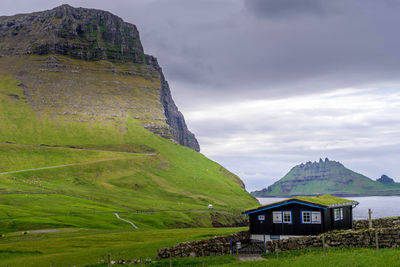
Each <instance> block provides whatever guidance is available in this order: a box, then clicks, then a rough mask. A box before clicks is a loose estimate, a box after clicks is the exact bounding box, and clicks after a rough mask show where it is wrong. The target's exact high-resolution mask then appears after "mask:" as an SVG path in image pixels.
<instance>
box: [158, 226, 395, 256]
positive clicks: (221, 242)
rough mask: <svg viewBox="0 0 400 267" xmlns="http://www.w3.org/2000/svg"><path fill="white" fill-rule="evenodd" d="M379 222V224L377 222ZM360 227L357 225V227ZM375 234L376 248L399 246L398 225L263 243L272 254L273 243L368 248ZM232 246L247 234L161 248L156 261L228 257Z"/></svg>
mask: <svg viewBox="0 0 400 267" xmlns="http://www.w3.org/2000/svg"><path fill="white" fill-rule="evenodd" d="M379 222H380V221H379ZM360 225H361V223H360ZM375 232H378V241H379V247H398V246H400V225H397V226H394V227H389V228H377V229H360V230H356V231H353V230H346V231H338V232H329V233H324V234H322V235H318V236H303V237H297V238H289V239H283V240H273V241H267V242H266V246H265V247H266V250H267V252H272V251H275V249H276V243H278V248H279V250H294V249H305V248H313V247H322V239H323V237H324V238H325V245H326V247H372V246H375V245H376V239H375ZM231 238H232V241H233V245H235V244H236V242H238V241H240V242H242V243H245V242H249V239H250V235H249V232H247V231H244V232H240V233H237V234H233V235H229V236H226V237H215V238H212V239H207V240H201V241H194V242H184V243H180V244H178V245H176V246H173V247H170V248H161V249H159V251H158V258H159V259H165V258H169V257H170V256H171V257H189V256H192V257H199V256H201V255H202V253H203V252H204V255H205V256H210V255H224V254H230V253H231V244H230V239H231Z"/></svg>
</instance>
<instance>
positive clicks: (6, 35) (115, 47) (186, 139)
mask: <svg viewBox="0 0 400 267" xmlns="http://www.w3.org/2000/svg"><path fill="white" fill-rule="evenodd" d="M85 62H86V63H85ZM0 74H1V75H12V76H14V77H15V78H17V79H19V80H20V81H22V84H23V86H24V93H25V94H26V96H27V99H28V100H29V103H30V104H31V106H32V109H33V110H34V111H36V112H37V114H38V116H39V117H40V116H42V117H50V118H52V119H54V118H62V119H63V120H67V121H68V120H76V121H81V122H99V121H100V122H109V121H114V122H116V121H117V120H118V119H120V118H125V117H127V116H131V117H134V118H136V119H138V120H140V121H141V123H142V125H143V126H144V127H145V128H147V129H148V130H150V131H152V132H154V133H156V134H158V135H160V136H162V137H165V138H168V139H171V140H173V141H175V142H176V143H178V144H181V145H184V146H187V147H190V148H192V149H194V150H196V151H199V150H200V147H199V144H198V142H197V140H196V138H195V136H194V135H193V134H192V133H191V132H190V131H189V130H188V128H187V126H186V123H185V120H184V117H183V115H182V114H181V113H180V112H179V110H178V108H177V107H176V105H175V103H174V101H173V99H172V97H171V92H170V89H169V86H168V83H167V81H166V80H165V77H164V75H163V73H162V69H161V67H160V66H159V64H158V62H157V60H156V59H155V58H154V57H152V56H149V55H146V54H144V51H143V47H142V44H141V42H140V37H139V32H138V30H137V28H136V26H135V25H132V24H130V23H126V22H124V21H123V20H122V19H121V18H119V17H117V16H114V15H112V14H111V13H109V12H105V11H101V10H94V9H84V8H73V7H71V6H68V5H62V6H60V7H57V8H54V9H52V10H47V11H43V12H36V13H31V14H20V15H15V16H10V17H0Z"/></svg>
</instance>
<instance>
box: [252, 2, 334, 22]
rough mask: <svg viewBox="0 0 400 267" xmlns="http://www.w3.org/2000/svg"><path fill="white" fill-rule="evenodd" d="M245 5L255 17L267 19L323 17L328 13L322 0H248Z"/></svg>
mask: <svg viewBox="0 0 400 267" xmlns="http://www.w3.org/2000/svg"><path fill="white" fill-rule="evenodd" d="M327 2H328V1H325V3H327ZM245 4H246V7H247V8H248V9H249V10H250V11H251V12H253V13H254V14H255V15H257V16H259V17H267V18H279V17H290V16H299V15H310V14H314V15H315V14H317V15H321V14H323V13H325V11H326V10H325V6H324V1H320V0H246V1H245Z"/></svg>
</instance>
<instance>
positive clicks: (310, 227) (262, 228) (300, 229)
mask: <svg viewBox="0 0 400 267" xmlns="http://www.w3.org/2000/svg"><path fill="white" fill-rule="evenodd" d="M286 210H288V211H289V210H290V211H291V212H292V223H291V224H287V223H273V218H272V214H273V212H274V211H286ZM301 211H319V212H321V223H320V224H303V223H301ZM259 215H264V216H265V220H264V221H260V220H258V216H259ZM325 220H326V216H325V214H324V210H323V209H322V208H316V207H309V206H305V205H301V204H297V203H291V204H287V205H284V206H280V207H276V208H272V209H268V210H264V211H260V212H256V213H251V214H249V221H250V232H251V234H264V233H265V234H269V235H317V234H320V233H322V232H324V231H326V230H325V229H324V222H325Z"/></svg>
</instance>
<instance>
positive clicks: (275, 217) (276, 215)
mask: <svg viewBox="0 0 400 267" xmlns="http://www.w3.org/2000/svg"><path fill="white" fill-rule="evenodd" d="M272 222H273V223H282V211H273V212H272Z"/></svg>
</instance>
